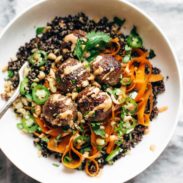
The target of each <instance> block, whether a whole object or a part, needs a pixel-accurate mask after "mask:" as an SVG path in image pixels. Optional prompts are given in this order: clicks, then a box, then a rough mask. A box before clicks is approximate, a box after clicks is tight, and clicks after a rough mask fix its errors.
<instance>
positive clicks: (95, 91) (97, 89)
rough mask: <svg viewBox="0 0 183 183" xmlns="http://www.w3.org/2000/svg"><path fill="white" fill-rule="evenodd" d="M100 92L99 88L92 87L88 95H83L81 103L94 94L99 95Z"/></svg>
mask: <svg viewBox="0 0 183 183" xmlns="http://www.w3.org/2000/svg"><path fill="white" fill-rule="evenodd" d="M99 92H100V89H99V88H96V87H91V88H90V90H89V91H88V93H87V94H86V95H82V98H81V99H80V100H79V102H82V100H84V99H85V98H86V97H87V96H90V95H92V94H94V95H98V93H99Z"/></svg>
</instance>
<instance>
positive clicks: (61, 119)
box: [43, 94, 77, 127]
mask: <svg viewBox="0 0 183 183" xmlns="http://www.w3.org/2000/svg"><path fill="white" fill-rule="evenodd" d="M76 116H77V107H76V104H75V103H74V102H73V101H72V100H71V98H69V97H67V96H63V95H61V94H53V95H51V96H50V97H49V99H48V100H47V101H46V103H45V104H44V106H43V118H44V119H45V120H46V122H47V123H48V125H50V126H55V127H61V126H70V127H72V126H73V122H74V120H75V119H76Z"/></svg>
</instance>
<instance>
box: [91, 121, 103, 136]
mask: <svg viewBox="0 0 183 183" xmlns="http://www.w3.org/2000/svg"><path fill="white" fill-rule="evenodd" d="M91 125H92V129H93V131H94V133H95V134H96V135H99V136H101V137H102V138H105V130H104V129H101V128H100V123H91Z"/></svg>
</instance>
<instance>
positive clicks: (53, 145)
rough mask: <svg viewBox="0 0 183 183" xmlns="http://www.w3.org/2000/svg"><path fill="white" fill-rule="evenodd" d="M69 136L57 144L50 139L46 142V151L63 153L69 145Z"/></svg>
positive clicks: (54, 140) (53, 139)
mask: <svg viewBox="0 0 183 183" xmlns="http://www.w3.org/2000/svg"><path fill="white" fill-rule="evenodd" d="M70 138H71V136H70V135H68V136H66V137H64V138H62V140H61V142H60V143H59V144H57V142H56V139H55V138H54V137H52V138H51V139H50V140H49V142H48V149H50V150H51V151H54V152H58V153H64V151H65V148H66V146H67V144H68V143H69V140H70Z"/></svg>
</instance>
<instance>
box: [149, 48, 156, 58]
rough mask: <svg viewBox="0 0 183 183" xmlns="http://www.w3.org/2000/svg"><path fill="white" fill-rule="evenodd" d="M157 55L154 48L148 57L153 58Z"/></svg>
mask: <svg viewBox="0 0 183 183" xmlns="http://www.w3.org/2000/svg"><path fill="white" fill-rule="evenodd" d="M155 56H156V54H155V52H154V50H152V49H150V51H149V56H148V59H152V58H154V57H155Z"/></svg>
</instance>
